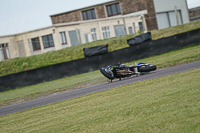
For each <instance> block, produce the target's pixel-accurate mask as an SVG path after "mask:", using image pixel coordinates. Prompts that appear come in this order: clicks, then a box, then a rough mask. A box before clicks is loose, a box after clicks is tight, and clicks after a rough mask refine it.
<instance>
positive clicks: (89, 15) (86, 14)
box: [82, 9, 96, 20]
mask: <svg viewBox="0 0 200 133" xmlns="http://www.w3.org/2000/svg"><path fill="white" fill-rule="evenodd" d="M82 16H83V20H91V19H96V13H95V9H90V10H86V11H82Z"/></svg>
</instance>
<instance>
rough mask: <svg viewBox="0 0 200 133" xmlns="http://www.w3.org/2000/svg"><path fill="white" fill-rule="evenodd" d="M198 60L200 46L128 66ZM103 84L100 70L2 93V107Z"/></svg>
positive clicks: (199, 58) (0, 104)
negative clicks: (143, 63)
mask: <svg viewBox="0 0 200 133" xmlns="http://www.w3.org/2000/svg"><path fill="white" fill-rule="evenodd" d="M198 60H200V45H195V46H191V47H187V48H184V49H180V50H176V51H172V52H169V53H165V54H162V55H157V56H153V57H149V58H145V59H141V60H137V61H133V62H130V63H126V64H127V65H130V64H135V62H138V63H139V62H149V63H151V64H154V65H157V66H158V68H159V69H161V68H165V67H171V66H175V65H179V64H185V63H189V62H194V61H198ZM111 65H113V64H111ZM103 82H106V78H105V77H104V76H103V75H102V74H101V73H100V72H99V70H97V71H93V72H89V73H84V74H80V75H75V76H71V77H65V78H63V79H58V80H54V81H49V82H44V83H41V84H37V85H33V86H28V87H23V88H19V89H14V90H9V91H5V92H1V93H0V107H2V106H6V105H10V104H13V103H19V102H23V101H27V100H31V99H35V98H38V97H42V96H47V95H50V94H52V93H59V92H62V91H67V90H73V89H78V88H82V87H87V86H91V85H95V84H99V83H103Z"/></svg>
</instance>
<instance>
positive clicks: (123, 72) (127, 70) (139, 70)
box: [100, 63, 157, 82]
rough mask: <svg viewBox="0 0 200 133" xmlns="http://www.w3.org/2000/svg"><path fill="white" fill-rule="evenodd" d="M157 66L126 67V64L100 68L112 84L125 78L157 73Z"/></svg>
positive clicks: (141, 64)
mask: <svg viewBox="0 0 200 133" xmlns="http://www.w3.org/2000/svg"><path fill="white" fill-rule="evenodd" d="M156 69H157V67H156V65H151V64H149V63H139V64H138V65H132V66H126V65H124V64H117V65H116V66H111V65H109V66H108V67H106V68H105V67H102V68H100V72H101V73H102V74H103V75H104V76H105V77H106V78H108V82H112V80H113V79H116V78H118V79H119V80H121V79H122V78H125V77H131V76H133V75H136V76H137V75H141V74H146V73H149V72H150V71H155V70H156Z"/></svg>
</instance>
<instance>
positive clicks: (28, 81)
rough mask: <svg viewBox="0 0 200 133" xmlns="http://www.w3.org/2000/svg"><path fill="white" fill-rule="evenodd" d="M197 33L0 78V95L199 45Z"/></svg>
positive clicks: (199, 35)
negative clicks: (8, 91)
mask: <svg viewBox="0 0 200 133" xmlns="http://www.w3.org/2000/svg"><path fill="white" fill-rule="evenodd" d="M199 37H200V29H197V30H193V31H189V32H185V33H182V34H178V35H174V36H171V37H166V38H161V39H158V40H152V41H148V42H144V43H141V44H138V45H136V46H132V47H128V48H124V49H120V50H116V51H113V52H109V53H107V54H103V55H98V56H93V57H86V58H83V59H78V60H74V61H69V62H65V63H60V64H55V65H51V66H46V67H42V68H38V69H34V70H29V71H24V72H20V73H16V74H11V75H7V76H3V77H0V91H5V90H6V89H7V88H11V89H14V88H19V87H24V86H29V85H34V84H38V83H41V82H44V81H50V80H55V79H59V78H62V77H65V76H71V75H76V74H81V73H85V72H88V71H94V70H97V69H99V68H100V67H102V66H107V65H114V64H117V63H118V62H130V61H133V60H138V59H141V58H146V57H149V56H153V55H159V54H162V53H166V52H169V51H172V50H176V49H179V48H182V47H185V46H189V45H191V44H199V43H200V39H199Z"/></svg>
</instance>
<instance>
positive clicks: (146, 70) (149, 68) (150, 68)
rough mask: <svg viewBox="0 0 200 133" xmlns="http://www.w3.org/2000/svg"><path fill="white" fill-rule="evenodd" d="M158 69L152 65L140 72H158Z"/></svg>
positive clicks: (141, 69)
mask: <svg viewBox="0 0 200 133" xmlns="http://www.w3.org/2000/svg"><path fill="white" fill-rule="evenodd" d="M156 69H157V67H156V66H155V65H150V66H141V67H139V68H138V71H139V72H150V71H154V70H156Z"/></svg>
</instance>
